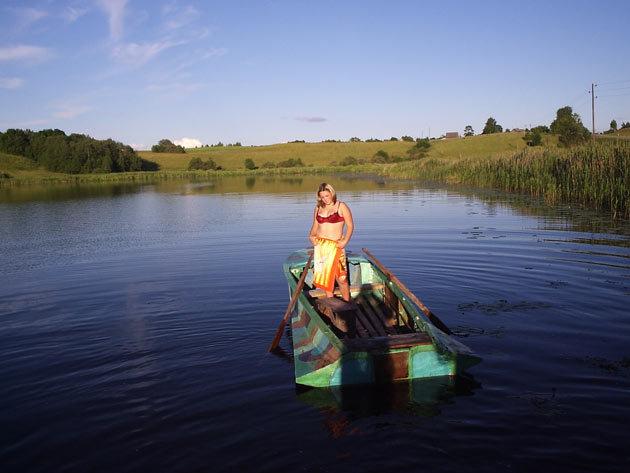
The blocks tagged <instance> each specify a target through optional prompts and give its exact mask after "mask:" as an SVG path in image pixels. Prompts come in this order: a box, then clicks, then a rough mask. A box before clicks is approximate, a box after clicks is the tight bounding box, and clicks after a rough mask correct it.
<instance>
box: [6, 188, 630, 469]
mask: <svg viewBox="0 0 630 473" xmlns="http://www.w3.org/2000/svg"><path fill="white" fill-rule="evenodd" d="M321 180H322V178H321V177H304V178H293V179H273V178H256V179H252V178H250V179H245V178H234V179H224V180H222V181H215V182H208V183H188V184H183V183H172V182H171V183H164V184H157V185H145V186H135V185H126V186H121V185H118V186H92V187H72V188H52V189H51V188H39V189H37V188H29V189H12V190H3V191H1V192H0V237H1V240H0V268H2V273H1V274H2V275H1V280H0V282H1V283H0V409H1V410H0V426H1V430H0V438H1V439H2V442H1V444H0V471H2V472H22V473H25V472H61V471H64V472H65V471H67V472H75V471H76V472H88V471H89V472H113V471H115V472H138V471H141V472H145V471H146V472H156V471H159V472H162V471H164V472H191V471H195V472H196V471H199V472H201V471H278V472H280V471H378V472H384V471H433V472H434V471H458V472H459V471H474V472H480V471H488V472H495V471H532V470H540V469H545V470H555V471H589V472H592V471H626V470H627V467H628V465H630V448H629V447H630V427H629V426H628V425H629V423H630V309H629V303H630V225H629V224H628V222H618V223H616V224H614V225H610V224H607V223H606V216H601V215H600V216H597V215H593V214H589V213H586V212H582V211H579V210H574V209H571V208H569V207H556V208H545V207H542V206H540V205H538V204H537V203H536V202H534V201H533V200H528V199H518V200H517V199H514V198H511V197H508V196H505V195H500V194H498V195H485V196H481V195H474V194H472V193H466V192H464V191H461V192H454V191H451V190H448V191H447V190H445V189H440V188H423V187H421V186H419V185H417V184H412V183H386V182H376V181H369V180H363V179H342V178H339V177H336V178H330V179H329V181H331V182H333V183H334V184H336V187H337V188H338V190H339V192H340V194H341V197H342V199H343V200H345V201H347V202H348V203H349V204H350V206H351V208H352V210H353V213H354V217H355V221H356V225H357V229H356V233H355V236H354V238H353V240H352V241H351V244H350V245H349V248H350V250H354V251H359V250H360V248H361V247H362V246H367V247H369V248H370V249H371V250H372V251H373V252H374V253H375V254H376V255H377V256H378V257H379V258H380V259H381V261H383V262H384V263H385V264H386V265H387V266H388V267H390V268H391V269H393V270H394V271H395V272H396V273H397V275H398V276H399V277H400V279H402V280H403V281H405V282H406V283H407V285H408V286H409V287H410V288H411V289H412V290H414V292H416V293H417V294H418V295H419V296H420V297H421V298H422V299H423V300H424V302H425V303H426V304H427V305H428V306H429V307H431V308H432V309H433V311H434V312H435V313H437V314H438V315H439V316H440V317H441V318H442V319H443V320H444V321H445V322H446V323H447V324H448V325H449V326H450V327H451V328H452V329H453V331H454V332H455V333H456V335H457V337H458V338H459V339H460V340H461V341H463V342H464V343H466V344H467V345H469V346H470V347H471V348H472V349H473V350H475V351H476V352H477V353H478V354H479V355H480V356H481V357H482V358H483V362H482V363H481V364H480V365H478V366H476V367H475V368H473V369H472V370H471V372H470V376H469V377H467V378H463V379H460V380H457V381H456V382H451V381H449V380H447V379H437V380H431V381H424V382H414V383H411V384H405V385H395V386H392V387H389V388H380V389H373V388H355V389H349V390H344V391H322V390H300V389H296V387H295V384H294V378H293V366H292V361H291V345H290V340H289V339H288V338H286V337H285V338H284V339H283V340H282V347H283V348H284V350H285V352H286V356H282V355H281V354H279V355H270V354H267V353H266V349H267V346H268V345H269V343H270V341H271V339H272V338H273V334H274V332H275V329H276V327H277V325H278V322H279V321H280V318H281V317H282V314H283V312H284V310H285V308H286V304H287V302H288V295H287V286H286V282H285V280H284V277H283V274H282V271H281V266H282V262H283V260H284V258H285V257H286V256H287V255H288V254H289V253H290V252H291V251H292V250H294V249H297V248H302V247H305V246H306V243H307V240H306V237H305V235H306V233H307V231H308V228H309V226H310V218H311V216H312V209H313V205H314V189H315V188H316V185H317V184H318V182H320V181H321Z"/></svg>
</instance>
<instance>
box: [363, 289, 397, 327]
mask: <svg viewBox="0 0 630 473" xmlns="http://www.w3.org/2000/svg"><path fill="white" fill-rule="evenodd" d="M365 300H366V301H367V302H368V306H369V307H370V309H372V310H373V311H374V314H375V316H376V317H378V318H379V320H380V321H381V322H382V323H383V327H385V331H386V332H387V333H388V334H390V335H393V334H396V333H398V332H397V330H396V319H395V318H393V317H387V316H386V315H385V311H384V310H383V308H382V307H381V306H380V304H379V303H378V301H377V300H376V298H375V297H374V296H373V295H372V294H367V295H366V296H365Z"/></svg>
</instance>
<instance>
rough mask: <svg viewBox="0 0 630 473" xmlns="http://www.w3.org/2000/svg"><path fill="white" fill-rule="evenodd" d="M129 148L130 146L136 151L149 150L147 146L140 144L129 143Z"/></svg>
mask: <svg viewBox="0 0 630 473" xmlns="http://www.w3.org/2000/svg"><path fill="white" fill-rule="evenodd" d="M129 146H131V147H132V148H133V149H134V150H136V151H145V150H147V149H149V147H148V146H147V145H145V144H142V143H131V144H130V145H129Z"/></svg>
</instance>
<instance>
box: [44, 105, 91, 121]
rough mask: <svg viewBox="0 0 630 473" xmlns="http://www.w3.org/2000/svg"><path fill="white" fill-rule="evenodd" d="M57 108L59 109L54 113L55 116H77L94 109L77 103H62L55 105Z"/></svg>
mask: <svg viewBox="0 0 630 473" xmlns="http://www.w3.org/2000/svg"><path fill="white" fill-rule="evenodd" d="M55 108H56V109H57V111H56V112H55V113H53V117H55V118H75V117H78V116H79V115H83V114H84V113H86V112H89V111H90V110H92V108H91V107H88V106H86V105H77V104H61V105H57V106H55Z"/></svg>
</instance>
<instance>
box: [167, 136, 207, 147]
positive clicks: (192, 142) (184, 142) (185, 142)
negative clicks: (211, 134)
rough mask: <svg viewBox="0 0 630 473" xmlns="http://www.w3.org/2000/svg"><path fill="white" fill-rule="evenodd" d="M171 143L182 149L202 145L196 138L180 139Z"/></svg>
mask: <svg viewBox="0 0 630 473" xmlns="http://www.w3.org/2000/svg"><path fill="white" fill-rule="evenodd" d="M173 143H175V144H176V145H178V146H183V147H184V148H195V147H197V146H201V145H202V144H203V143H201V141H199V140H198V139H197V138H182V139H181V140H175V141H173Z"/></svg>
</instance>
